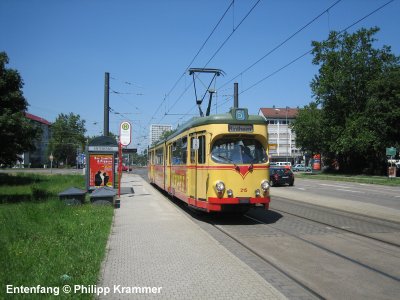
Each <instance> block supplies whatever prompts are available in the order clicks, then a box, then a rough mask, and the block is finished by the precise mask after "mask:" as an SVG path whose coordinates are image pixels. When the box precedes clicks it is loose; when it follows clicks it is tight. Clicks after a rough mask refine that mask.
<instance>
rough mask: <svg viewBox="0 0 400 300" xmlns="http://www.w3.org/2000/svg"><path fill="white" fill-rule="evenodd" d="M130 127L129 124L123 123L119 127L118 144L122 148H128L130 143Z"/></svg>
mask: <svg viewBox="0 0 400 300" xmlns="http://www.w3.org/2000/svg"><path fill="white" fill-rule="evenodd" d="M131 137H132V126H131V123H129V122H127V121H124V122H122V123H121V126H120V127H119V142H120V143H121V145H122V146H128V145H129V144H130V143H131Z"/></svg>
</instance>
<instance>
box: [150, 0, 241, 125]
mask: <svg viewBox="0 0 400 300" xmlns="http://www.w3.org/2000/svg"><path fill="white" fill-rule="evenodd" d="M233 3H234V0H232V1H231V3H230V4H229V5H228V7H227V9H226V10H225V12H224V13H223V14H222V16H221V18H220V19H219V21H218V22H217V24H216V25H215V26H214V28H213V29H212V31H211V32H210V34H209V35H208V37H207V38H206V40H205V41H204V42H203V44H202V45H201V47H200V48H199V50H198V51H197V53H196V54H195V56H194V57H193V58H192V60H191V61H190V63H189V64H188V66H187V67H186V69H185V71H184V72H183V73H182V74H181V75H180V76H179V78H178V79H177V80H176V82H175V83H174V85H173V86H172V88H171V89H170V90H169V92H168V93H167V94H166V95H165V97H164V99H163V100H162V101H161V103H160V105H159V106H158V107H157V109H156V110H155V112H154V114H153V116H152V117H151V118H150V121H149V123H148V126H149V125H150V123H151V121H152V120H153V119H154V117H155V116H156V115H157V113H158V111H159V110H160V108H161V107H162V105H163V103H164V102H165V101H166V99H167V98H168V97H169V95H170V94H171V93H172V91H173V90H174V89H175V88H176V86H177V85H178V83H179V82H180V81H181V80H182V78H183V77H184V76H185V75H186V72H187V70H188V69H189V68H190V66H191V65H192V63H193V62H194V61H195V60H196V58H197V56H198V55H199V54H200V52H201V51H202V50H203V48H204V47H205V45H206V44H207V42H208V41H209V39H210V38H211V36H212V35H213V34H214V32H215V30H216V29H217V28H218V26H219V25H220V23H221V22H222V20H223V19H224V18H225V16H226V14H227V12H228V11H229V10H230V8H231V7H232V6H233Z"/></svg>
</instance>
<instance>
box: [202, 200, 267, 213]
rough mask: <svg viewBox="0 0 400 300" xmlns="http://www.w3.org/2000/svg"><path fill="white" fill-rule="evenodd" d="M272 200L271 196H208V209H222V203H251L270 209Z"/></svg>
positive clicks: (251, 204)
mask: <svg viewBox="0 0 400 300" xmlns="http://www.w3.org/2000/svg"><path fill="white" fill-rule="evenodd" d="M270 202H271V198H270V197H256V198H251V197H232V198H218V197H209V198H208V210H209V211H221V210H222V205H246V204H247V205H250V206H260V205H261V206H264V207H265V209H269V203H270Z"/></svg>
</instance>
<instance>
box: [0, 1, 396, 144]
mask: <svg viewBox="0 0 400 300" xmlns="http://www.w3.org/2000/svg"><path fill="white" fill-rule="evenodd" d="M388 1H389V0H342V1H340V2H339V3H337V4H336V5H334V6H333V7H332V8H331V9H329V11H328V12H325V13H324V14H322V15H321V16H320V17H319V18H318V19H316V20H315V21H314V22H312V23H311V24H310V25H309V26H307V27H306V28H305V29H304V30H302V31H301V32H300V33H298V34H297V35H295V36H294V37H293V38H292V39H290V40H289V41H287V42H286V43H285V44H284V45H282V46H281V47H279V48H278V49H277V50H275V51H274V52H273V53H271V54H270V55H268V56H266V57H265V58H264V59H263V60H261V61H260V62H259V63H258V64H256V65H255V66H254V67H252V68H251V69H249V70H248V71H246V72H244V73H242V72H243V71H244V70H246V69H247V68H248V67H249V66H251V65H252V64H253V63H254V62H256V61H257V60H259V59H260V58H261V57H263V56H265V55H266V54H267V53H268V52H270V51H271V50H272V49H274V48H275V47H276V46H278V45H279V44H281V43H282V42H283V41H285V40H286V39H287V38H288V37H290V36H291V35H292V34H293V33H295V32H296V31H298V30H299V29H300V28H302V27H303V26H304V25H306V24H307V23H309V22H310V21H312V20H313V19H314V18H316V17H317V16H318V15H320V14H321V13H322V12H324V11H325V10H326V9H327V8H329V7H330V6H332V5H333V4H335V2H336V1H335V0H329V1H328V0H326V1H325V0H319V1H318V0H304V1H295V0H283V1H278V0H275V1H267V0H261V1H259V3H258V4H256V3H257V2H258V0H235V1H234V4H233V5H232V6H231V7H230V8H229V10H228V11H227V13H226V15H225V17H224V18H223V19H222V21H221V22H220V24H219V26H218V27H217V28H216V30H215V32H214V33H213V35H212V36H211V37H210V39H209V40H208V42H207V43H206V44H205V46H204V48H203V49H202V51H201V52H200V53H199V54H198V56H197V57H196V59H195V60H194V62H193V63H192V64H191V65H190V67H209V68H219V69H222V70H223V71H224V72H225V73H226V74H225V76H220V77H218V78H217V82H216V84H215V88H216V90H217V98H216V99H214V104H215V103H216V105H214V106H213V109H212V113H215V112H218V113H221V112H226V111H228V110H229V108H230V107H231V106H232V100H231V95H232V94H233V82H234V81H237V82H238V83H239V91H240V92H241V94H240V98H239V103H240V106H241V107H247V108H249V112H250V113H252V114H257V113H258V110H259V108H260V107H271V106H273V105H275V106H276V107H286V106H289V107H297V106H299V107H302V106H304V105H306V104H308V103H309V102H310V101H311V100H312V95H311V90H310V87H309V83H310V81H311V80H312V78H313V76H314V75H315V74H317V72H318V68H317V67H316V66H313V65H312V63H311V60H312V56H311V55H306V56H304V57H303V58H301V59H299V60H298V61H296V62H295V63H293V64H291V65H290V66H288V67H286V68H284V69H283V70H281V71H280V72H278V73H276V74H275V75H273V76H271V77H269V78H267V79H265V80H264V81H262V82H261V83H259V84H257V85H255V86H253V85H254V84H255V83H257V82H259V81H260V80H261V79H263V78H266V77H268V76H269V75H270V74H272V73H274V72H275V71H276V70H279V69H280V68H282V67H283V66H285V65H286V64H288V63H289V62H291V61H292V60H294V59H295V58H297V57H299V56H301V55H302V54H304V53H306V52H307V51H308V50H310V49H311V41H313V40H317V41H322V40H324V39H326V38H327V36H328V33H329V31H330V30H337V31H340V30H342V29H344V28H346V27H348V26H349V25H351V24H353V23H354V22H356V21H357V20H359V19H361V18H363V17H364V16H366V15H368V14H369V13H371V12H372V11H374V10H375V9H377V8H378V7H380V6H381V5H383V4H385V3H387V2H388ZM231 2H232V0H203V1H195V0H186V1H185V0H168V1H166V0H165V1H162V0H147V1H144V0H143V1H138V0H130V1H128V0H114V1H111V0H107V1H106V0H97V1H94V0H90V1H89V0H59V1H56V0H51V1H50V0H42V1H39V0H0V51H5V52H6V53H7V54H8V56H9V59H10V63H9V65H8V67H9V68H14V69H17V70H18V71H19V72H20V74H21V76H22V78H23V81H24V87H23V92H24V96H25V98H26V99H27V101H28V103H29V104H30V106H29V112H30V113H33V114H35V115H38V116H40V117H43V118H45V119H47V120H49V121H50V122H54V121H55V119H56V117H57V116H58V114H60V113H69V112H73V113H75V114H79V115H80V116H81V118H82V119H84V120H86V127H87V130H88V131H87V134H88V135H91V136H92V135H99V134H101V131H102V130H103V100H104V73H105V72H109V73H110V77H111V79H110V90H111V92H110V107H111V108H112V112H111V113H110V131H112V132H114V133H118V128H119V124H120V123H121V121H123V120H129V121H130V122H131V123H132V125H133V143H132V144H131V145H130V147H138V148H139V149H143V148H144V147H146V146H147V136H148V133H149V125H150V124H151V123H157V124H158V123H161V124H172V125H174V126H176V125H178V124H181V123H183V122H184V121H185V120H187V119H188V118H190V117H191V116H192V115H197V114H198V109H197V108H196V106H195V95H194V89H193V86H191V83H192V78H191V76H189V75H188V74H187V73H186V74H185V75H184V76H181V75H182V74H184V73H185V70H186V68H187V67H188V65H189V63H190V62H191V61H192V59H193V58H194V57H195V55H196V53H197V52H198V51H199V49H200V47H201V46H202V45H203V43H204V41H205V40H206V39H207V37H208V36H209V34H210V33H211V31H212V30H213V28H214V27H215V26H216V24H217V22H218V21H219V20H220V18H221V17H222V15H223V14H224V12H225V11H226V10H227V8H228V7H229V5H230V4H231ZM254 5H255V7H254V9H253V10H252V11H251V12H250V14H248V13H249V11H250V10H251V8H252V7H253V6H254ZM247 14H248V16H247V17H246V18H245V19H244V20H243V18H244V17H245V16H246V15H247ZM399 19H400V1H398V0H396V1H394V2H392V3H390V4H388V5H387V6H385V7H384V8H382V9H381V10H379V11H377V12H376V13H374V14H372V15H371V16H369V17H368V18H366V19H365V20H363V21H361V22H360V23H358V24H356V25H355V26H353V27H351V28H350V29H349V32H354V31H356V30H358V29H360V28H361V27H366V28H369V27H372V26H378V27H380V28H381V31H380V32H379V33H378V35H377V36H376V38H377V39H378V41H377V42H376V46H377V47H381V46H382V45H384V44H385V45H390V46H391V47H392V51H393V53H395V54H396V55H400V38H399V37H400V21H399ZM242 20H243V22H242V23H241V21H242ZM233 31H234V32H233ZM232 32H233V34H232ZM231 34H232V35H231ZM229 35H231V37H230V38H229V39H228V40H227V42H226V43H225V44H224V46H223V47H222V48H221V49H220V51H219V52H218V53H217V54H216V55H215V56H214V57H213V55H214V54H215V53H216V51H217V49H218V48H219V47H220V46H221V45H222V43H223V42H224V41H225V40H226V39H227V37H228V36H229ZM212 57H213V58H212ZM211 58H212V60H211V61H210V59H211ZM209 61H210V62H209ZM207 62H209V63H208V64H207ZM241 73H242V74H241ZM239 74H241V75H239ZM238 75H239V76H238ZM236 76H237V78H236V79H235V80H233V78H234V77H236ZM178 79H180V80H179V81H178ZM198 79H199V81H198V82H197V83H196V84H197V86H198V88H199V94H201V93H202V92H204V89H205V88H204V86H203V84H204V85H207V84H208V82H209V78H208V77H207V75H204V74H203V75H201V77H200V78H198ZM175 83H177V84H176V86H175V88H173V87H174V85H175ZM172 88H173V89H172ZM185 91H186V92H185ZM205 102H206V101H205ZM205 102H204V104H203V110H204V111H205V109H206V107H205Z"/></svg>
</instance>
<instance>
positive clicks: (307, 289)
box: [212, 224, 325, 299]
mask: <svg viewBox="0 0 400 300" xmlns="http://www.w3.org/2000/svg"><path fill="white" fill-rule="evenodd" d="M212 225H213V226H214V228H216V229H217V230H219V231H220V232H222V233H223V234H225V235H226V236H228V237H229V238H230V239H232V240H234V241H235V242H236V243H238V244H239V245H240V246H242V247H244V248H245V249H247V250H248V251H250V252H251V253H252V254H253V255H255V256H257V257H258V258H260V259H261V260H262V261H264V262H265V263H267V264H269V265H270V266H272V267H273V268H275V269H276V270H277V271H278V272H280V273H281V274H283V275H284V276H286V277H287V278H289V279H290V280H292V281H293V282H295V283H296V284H297V285H298V286H300V287H301V288H303V289H304V290H306V291H307V292H309V293H310V294H312V295H313V296H314V297H316V298H317V299H325V297H323V296H322V295H321V294H319V293H318V292H317V291H315V290H313V289H312V288H310V287H309V286H308V285H306V284H304V283H303V282H302V281H301V280H299V279H298V278H296V277H295V276H293V275H291V274H290V273H289V272H287V271H286V270H285V269H283V268H281V267H280V266H278V265H277V264H275V263H274V262H272V261H271V260H269V259H268V258H266V257H265V256H264V255H262V254H261V253H259V252H258V251H257V250H255V249H253V248H252V247H250V246H248V245H246V243H244V242H242V241H240V239H238V238H236V237H235V236H233V235H232V234H230V233H229V232H227V231H226V230H224V229H223V228H222V227H221V226H219V225H217V224H212Z"/></svg>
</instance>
